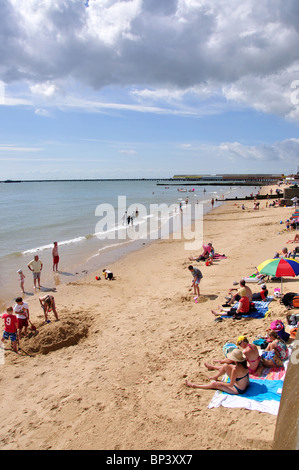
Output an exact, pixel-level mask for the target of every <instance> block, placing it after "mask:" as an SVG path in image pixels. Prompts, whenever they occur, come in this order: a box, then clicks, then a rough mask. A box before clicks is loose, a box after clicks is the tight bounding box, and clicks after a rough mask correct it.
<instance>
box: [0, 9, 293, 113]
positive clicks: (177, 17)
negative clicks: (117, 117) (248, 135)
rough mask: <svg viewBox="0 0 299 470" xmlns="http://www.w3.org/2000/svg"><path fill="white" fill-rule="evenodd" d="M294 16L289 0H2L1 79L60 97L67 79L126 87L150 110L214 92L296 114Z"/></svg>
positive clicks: (185, 107)
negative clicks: (293, 91) (24, 84)
mask: <svg viewBox="0 0 299 470" xmlns="http://www.w3.org/2000/svg"><path fill="white" fill-rule="evenodd" d="M86 5H88V7H87V6H86ZM298 24H299V6H298V2H296V1H295V0H289V1H288V2H285V1H282V0H263V1H262V2H261V1H260V0H244V1H243V2H240V1H239V0H230V1H229V2H225V1H223V0H213V1H212V2H211V1H210V0H167V2H162V1H161V0H146V1H142V0H101V1H99V0H90V1H89V2H87V3H86V1H84V0H55V1H53V0H43V1H40V0H22V1H21V2H20V1H19V0H7V1H6V2H1V6H0V54H1V67H0V80H2V81H3V82H5V83H7V84H12V83H16V82H23V83H27V84H29V88H30V90H31V93H32V99H33V100H36V99H37V97H38V96H39V97H40V98H44V99H45V100H51V99H52V100H54V99H57V96H58V95H59V93H60V90H61V89H62V88H63V93H62V94H61V96H60V102H59V105H61V101H62V100H65V101H67V100H69V96H68V92H67V85H68V84H69V83H70V82H72V83H81V86H82V89H84V87H91V88H92V89H94V90H101V89H104V88H105V87H107V86H117V87H120V88H123V89H126V87H127V89H128V90H127V91H128V92H130V88H131V93H128V98H127V99H128V102H127V104H125V103H123V105H124V106H127V107H130V105H132V103H129V100H130V99H131V100H135V101H137V102H138V103H139V106H140V103H143V102H145V103H146V104H147V106H150V105H151V103H159V105H158V106H153V107H152V108H151V111H152V112H161V111H160V110H161V109H162V108H163V105H162V103H164V104H165V105H166V106H167V105H172V106H173V109H174V108H176V109H177V110H178V112H182V113H183V112H184V111H187V112H188V113H189V114H192V113H193V112H194V109H196V108H198V102H199V101H203V102H205V100H209V99H213V98H214V99H220V100H221V99H222V100H228V101H229V102H232V103H236V104H238V105H241V106H248V107H252V108H254V109H257V110H259V111H262V112H266V113H275V114H278V115H281V116H285V117H288V118H289V119H293V120H298V119H299V112H298V110H297V108H296V106H294V104H292V103H291V101H290V93H291V90H290V86H291V82H292V81H293V80H296V79H299V48H298V43H299V26H298ZM58 84H59V85H58ZM69 93H70V92H69ZM23 98H24V102H26V99H27V100H28V99H29V98H28V97H23ZM191 99H195V100H196V102H195V108H193V111H192V104H191V101H192V100H191ZM82 101H84V100H82ZM11 103H13V102H11ZM52 104H55V101H52ZM37 107H38V108H40V109H45V106H41V105H38V106H37ZM100 107H101V106H98V108H100ZM112 107H113V106H112ZM132 109H134V106H133V105H132ZM136 109H138V110H141V109H142V107H139V108H136ZM148 109H150V108H148ZM169 109H170V108H169ZM204 112H208V108H206V109H204ZM195 114H196V113H195Z"/></svg>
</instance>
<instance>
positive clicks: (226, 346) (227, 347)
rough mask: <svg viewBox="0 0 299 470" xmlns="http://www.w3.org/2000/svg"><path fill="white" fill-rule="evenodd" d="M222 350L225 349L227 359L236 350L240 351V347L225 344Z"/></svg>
mask: <svg viewBox="0 0 299 470" xmlns="http://www.w3.org/2000/svg"><path fill="white" fill-rule="evenodd" d="M222 349H223V352H224V355H225V357H227V355H228V353H230V352H231V351H233V350H234V349H238V346H237V345H236V344H234V343H225V345H224V346H223V348H222Z"/></svg>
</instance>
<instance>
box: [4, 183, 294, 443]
mask: <svg viewBox="0 0 299 470" xmlns="http://www.w3.org/2000/svg"><path fill="white" fill-rule="evenodd" d="M278 183H279V184H277V183H276V184H268V185H262V186H260V187H256V193H255V194H254V195H252V197H249V198H247V199H246V197H245V196H244V198H235V199H234V198H229V197H228V198H227V199H228V200H227V201H221V203H219V204H217V203H216V201H215V205H214V202H213V203H212V202H211V201H209V205H211V206H210V207H209V210H208V211H207V212H206V213H205V214H204V219H203V244H204V245H205V246H211V245H212V247H213V250H214V252H213V255H214V256H210V254H209V255H208V256H202V253H201V251H202V250H203V251H204V250H205V248H202V247H200V249H198V248H196V250H194V249H193V250H190V249H186V241H185V240H184V239H182V238H180V237H176V236H175V233H171V234H170V236H169V237H168V238H165V239H163V238H159V239H157V240H155V241H154V242H153V243H149V244H144V245H142V246H141V247H139V248H138V249H136V250H134V251H131V252H127V253H126V254H123V255H122V256H121V257H120V258H119V259H116V260H115V261H113V262H111V263H109V264H107V265H105V268H106V271H107V272H106V273H104V272H102V269H103V268H104V266H103V265H102V263H100V262H99V269H97V270H94V271H92V270H90V271H88V272H86V273H84V275H82V276H80V278H79V279H72V278H71V277H70V278H69V280H68V281H67V282H64V283H58V284H57V285H56V286H55V289H53V290H50V289H49V292H47V291H45V290H44V289H43V288H41V289H40V290H39V289H38V288H37V289H35V290H34V292H33V293H32V294H30V295H29V296H26V294H24V295H23V294H22V293H21V292H20V290H19V289H17V288H16V297H17V296H21V297H23V300H24V301H25V302H26V303H27V304H28V307H29V312H30V317H29V318H30V323H29V326H28V332H27V336H21V337H19V344H18V352H17V353H16V352H15V351H13V350H12V349H11V347H10V340H7V341H6V342H5V343H4V344H3V346H4V349H2V352H3V357H2V365H1V370H2V379H1V380H2V391H1V395H2V400H1V406H2V412H3V413H4V409H5V413H6V414H8V415H9V417H10V418H9V420H7V421H4V422H3V425H2V429H1V433H0V434H1V443H2V449H3V450H11V449H16V450H18V449H28V450H31V449H32V450H33V449H37V450H48V449H51V450H56V449H63V450H74V449H76V450H83V449H87V450H96V449H102V450H109V449H116V450H120V451H121V450H126V451H127V450H136V449H138V450H140V451H142V450H147V451H149V450H161V451H162V450H163V449H172V450H175V449H181V450H190V451H196V450H208V449H209V450H211V449H213V450H231V449H235V450H236V449H237V450H241V449H245V450H253V449H257V450H271V449H273V448H275V446H277V442H276V441H275V434H276V433H277V420H278V415H279V404H280V399H281V396H282V397H283V394H284V393H285V395H286V396H287V392H284V386H285V384H284V381H285V377H287V376H288V372H289V370H290V369H291V367H292V366H293V364H292V356H293V358H294V359H295V358H296V350H294V351H293V350H292V345H293V343H294V340H295V329H296V321H297V320H298V315H297V316H296V309H295V308H293V306H292V305H291V304H290V305H291V306H287V305H285V304H283V303H282V302H281V300H282V298H283V295H284V294H286V293H288V292H294V293H297V292H298V293H299V284H298V280H297V278H296V277H293V276H292V275H286V276H285V277H283V279H282V278H281V276H279V275H274V274H273V275H266V274H265V275H261V273H257V266H260V265H261V264H262V263H263V262H264V261H265V260H268V259H269V260H270V259H274V260H275V259H277V260H280V259H281V258H282V257H283V259H284V257H285V256H286V255H285V253H284V252H283V248H284V247H287V251H288V253H289V256H290V258H288V259H290V260H292V259H293V258H294V259H295V261H296V250H295V248H296V245H297V243H298V242H297V240H296V234H297V231H296V228H297V226H296V224H294V221H296V220H297V219H296V210H297V209H296V206H297V202H296V200H294V202H292V203H291V205H287V204H285V205H284V204H282V201H283V198H282V196H283V194H285V193H284V191H286V190H288V189H292V190H296V188H297V183H296V179H295V180H294V179H293V180H292V181H288V182H287V181H286V180H283V181H278ZM181 186H182V187H184V185H183V184H181ZM267 195H268V196H269V198H267ZM270 195H271V196H272V195H273V197H271V198H270ZM274 196H276V197H274ZM298 200H299V199H298ZM191 203H192V204H193V205H195V204H196V201H195V200H191V202H190V204H191ZM182 210H186V206H184V208H183V209H182ZM294 213H295V214H294ZM287 221H289V222H287ZM193 223H195V221H193ZM209 244H210V245H209ZM298 245H299V243H298ZM58 250H59V244H58ZM210 251H211V250H209V253H210ZM41 259H42V256H41ZM191 260H192V261H191ZM60 263H65V260H63V259H60ZM190 265H193V267H194V268H197V269H199V270H200V272H201V274H202V279H201V280H200V284H199V293H198V294H196V292H195V291H193V287H194V286H193V284H192V279H194V278H193V276H192V273H191V272H190ZM100 268H101V269H100ZM109 273H113V274H112V275H111V276H109ZM25 274H26V279H25V286H26V285H27V286H28V284H31V283H32V282H33V281H32V280H31V277H32V275H31V273H30V271H26V273H25ZM297 274H298V273H297ZM58 275H59V266H58ZM257 275H260V277H257ZM42 276H43V272H42ZM42 276H41V279H43V277H42ZM242 279H244V280H245V283H246V286H247V287H249V288H250V290H251V291H252V293H253V294H258V293H259V292H260V291H261V288H262V285H263V284H265V285H266V288H267V298H266V299H262V300H260V301H256V302H255V304H256V306H255V307H253V309H252V311H249V313H247V314H246V313H244V314H243V315H242V313H241V315H240V316H238V315H236V312H234V314H228V315H227V314H226V312H227V310H229V311H230V306H228V304H229V300H230V297H228V296H229V293H230V291H231V289H235V290H233V291H231V295H234V294H235V293H236V292H237V290H239V289H240V285H239V284H240V281H241V280H242ZM42 284H43V283H42ZM16 286H17V284H16ZM194 288H195V287H194ZM30 289H31V288H30ZM242 295H243V294H242ZM41 296H43V297H47V296H50V297H51V296H52V297H54V298H55V308H56V312H57V315H58V316H57V317H56V314H55V308H53V305H50V308H49V311H48V312H47V317H45V307H44V308H41V302H40V297H41ZM227 297H228V298H227ZM245 297H246V296H245ZM239 301H240V303H241V300H240V299H239ZM253 303H254V301H253ZM237 304H238V302H237V300H234V299H233V301H232V304H231V306H234V305H237ZM223 305H224V307H223ZM7 306H9V305H7ZM12 307H14V305H12ZM227 307H228V308H227ZM222 310H223V311H222ZM213 312H219V314H218V313H217V315H215V313H213ZM291 314H292V322H291V321H290V317H291ZM278 320H280V321H281V322H282V323H283V332H284V334H285V335H287V338H284V344H285V345H286V351H287V352H286V355H285V356H284V357H283V360H281V362H277V364H275V363H274V362H273V367H270V366H269V364H268V363H267V362H264V363H263V362H262V360H261V362H259V361H260V359H259V361H258V367H257V368H256V369H255V370H254V368H253V364H251V362H252V361H249V362H248V363H247V366H245V367H247V368H248V377H249V380H248V383H249V385H248V384H247V387H248V388H247V389H246V387H245V389H246V390H247V391H248V393H247V392H246V390H244V391H245V393H244V391H242V393H225V392H224V391H222V392H221V391H220V390H219V389H217V387H216V388H208V389H205V386H207V385H209V384H210V383H211V376H213V377H214V376H215V374H216V375H217V373H218V372H221V371H222V369H221V371H219V367H220V366H221V365H222V366H223V367H224V366H225V367H227V364H235V366H236V367H238V364H240V362H238V361H239V359H235V362H233V360H230V359H229V358H232V357H233V356H234V355H235V356H236V353H237V351H238V352H239V354H241V355H243V353H242V350H243V348H245V346H246V341H247V340H248V342H249V344H250V345H255V348H257V350H258V353H259V356H260V357H266V356H265V354H264V356H263V353H265V351H266V346H267V347H268V346H269V344H270V343H269V341H268V342H267V338H269V336H268V335H269V330H271V329H273V328H274V326H273V323H275V322H277V321H278ZM277 331H278V332H279V331H280V330H279V328H277ZM244 338H245V343H244ZM278 339H279V337H278ZM272 340H273V338H272ZM276 341H278V340H277V339H276ZM241 345H242V346H241ZM252 347H253V346H252ZM235 356H234V358H235ZM256 359H257V358H255V360H256ZM243 360H245V362H246V356H244V355H243ZM263 360H264V359H263ZM265 361H266V359H265ZM294 362H296V361H295V360H294ZM219 364H220V366H219ZM255 365H256V364H255ZM207 366H208V368H207ZM217 367H218V369H217ZM212 370H213V371H212ZM225 370H226V372H227V371H228V369H225ZM234 370H235V369H234ZM215 371H216V372H215ZM246 380H247V379H246ZM212 382H215V379H213V380H212ZM216 382H217V383H221V384H224V385H225V384H226V385H227V381H223V377H220V376H219V378H217V379H216ZM197 384H199V387H197ZM202 385H204V387H202ZM238 385H239V387H241V388H242V383H241V382H239V383H238ZM273 387H274V388H273ZM220 388H221V387H220ZM8 391H9V393H8ZM289 392H290V395H291V396H292V397H293V399H294V390H293V391H292V390H289ZM297 398H298V397H297ZM285 402H286V403H287V400H285ZM284 421H285V419H284ZM244 423H246V427H245V429H244ZM278 447H279V446H278Z"/></svg>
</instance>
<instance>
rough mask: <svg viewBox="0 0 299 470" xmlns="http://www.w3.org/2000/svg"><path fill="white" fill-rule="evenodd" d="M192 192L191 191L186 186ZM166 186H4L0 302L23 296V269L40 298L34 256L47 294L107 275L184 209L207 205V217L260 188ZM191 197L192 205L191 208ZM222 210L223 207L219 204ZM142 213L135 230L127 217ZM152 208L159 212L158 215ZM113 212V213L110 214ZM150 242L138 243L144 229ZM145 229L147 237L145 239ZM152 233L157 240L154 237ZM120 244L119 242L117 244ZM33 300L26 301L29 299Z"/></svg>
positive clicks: (29, 291)
mask: <svg viewBox="0 0 299 470" xmlns="http://www.w3.org/2000/svg"><path fill="white" fill-rule="evenodd" d="M181 187H182V188H183V187H184V186H183V185H182V186H181ZM178 188H179V187H178V186H167V182H165V186H164V183H163V186H158V185H157V184H156V181H144V180H140V181H126V180H123V181H108V180H107V181H68V182H62V181H57V182H22V183H10V184H5V183H2V184H0V217H1V219H0V220H1V228H0V301H1V302H2V307H3V303H7V302H9V301H11V302H12V301H13V299H14V297H16V296H17V295H20V287H19V281H18V274H17V273H16V271H17V270H18V269H22V270H23V272H24V274H25V276H26V279H25V291H26V295H28V296H29V295H33V292H34V290H33V282H32V274H31V272H30V271H29V270H28V268H27V264H28V262H29V261H30V260H31V259H32V258H33V256H34V254H38V255H39V257H40V259H41V260H42V262H43V264H44V267H43V272H42V282H41V283H42V286H43V289H42V290H44V291H47V290H51V289H55V287H56V286H57V285H59V284H60V283H62V282H65V281H70V280H72V279H74V278H77V277H79V276H82V275H83V274H84V273H86V271H91V270H93V271H96V270H99V274H100V273H101V272H102V269H103V268H104V267H105V265H106V264H109V263H110V262H113V261H115V260H116V259H118V258H119V257H121V256H123V255H124V254H126V253H127V252H128V251H130V250H134V249H137V248H139V247H142V245H144V244H145V243H147V242H148V241H149V240H150V239H151V238H153V237H154V236H153V232H154V229H153V227H156V224H155V220H156V221H158V220H159V223H161V222H163V217H164V218H165V217H168V218H175V217H177V216H178V214H179V213H180V210H179V203H182V205H183V210H186V209H187V207H188V209H190V208H191V207H194V206H195V204H198V203H201V204H202V205H203V208H204V213H206V212H208V211H209V210H210V209H211V202H210V201H211V198H212V197H213V198H220V197H221V196H223V197H227V196H229V197H231V196H233V197H234V196H237V195H246V194H250V193H251V192H253V188H252V187H243V188H240V187H234V186H232V187H231V188H230V187H225V186H205V187H199V186H195V187H194V191H192V192H191V191H189V189H193V188H192V187H190V186H186V187H185V188H186V189H187V190H188V192H179V191H178ZM186 198H188V201H189V204H188V205H186V204H185V200H186ZM161 204H166V205H167V206H171V207H172V211H170V213H169V215H168V216H165V214H164V215H163V214H162V215H161V212H159V211H154V210H153V209H152V208H153V207H154V206H155V205H157V206H158V205H161ZM216 205H217V204H216ZM136 208H138V209H139V215H138V217H135V218H134V219H133V225H132V226H131V225H130V226H127V224H126V223H124V221H123V219H122V217H123V215H124V212H125V210H127V213H128V215H131V214H133V213H135V210H136ZM150 208H151V210H150ZM105 209H106V210H105ZM141 229H142V230H143V232H142V233H143V234H144V233H145V232H146V233H147V237H146V238H139V239H136V238H138V230H139V231H140V232H141V231H142V230H141ZM144 230H145V232H144ZM150 233H151V234H152V235H150ZM113 237H114V238H113ZM54 241H57V242H58V247H59V255H60V264H59V270H60V272H59V274H54V273H53V271H52V255H51V250H52V247H53V242H54ZM24 297H26V296H24Z"/></svg>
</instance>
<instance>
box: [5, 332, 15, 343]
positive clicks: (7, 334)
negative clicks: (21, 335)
mask: <svg viewBox="0 0 299 470" xmlns="http://www.w3.org/2000/svg"><path fill="white" fill-rule="evenodd" d="M3 338H4V339H9V338H10V340H11V341H12V342H14V341H17V333H9V332H8V331H4V332H3Z"/></svg>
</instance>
